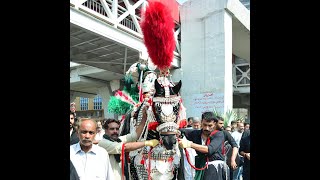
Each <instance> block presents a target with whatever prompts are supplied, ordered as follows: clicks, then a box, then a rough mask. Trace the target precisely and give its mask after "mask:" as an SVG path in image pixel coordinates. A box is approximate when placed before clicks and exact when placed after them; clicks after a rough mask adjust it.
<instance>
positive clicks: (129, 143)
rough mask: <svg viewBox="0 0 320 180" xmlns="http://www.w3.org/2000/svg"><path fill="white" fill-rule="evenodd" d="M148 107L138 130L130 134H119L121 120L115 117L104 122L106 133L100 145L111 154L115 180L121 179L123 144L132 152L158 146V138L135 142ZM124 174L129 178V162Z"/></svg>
mask: <svg viewBox="0 0 320 180" xmlns="http://www.w3.org/2000/svg"><path fill="white" fill-rule="evenodd" d="M145 110H146V109H144V111H143V112H144V113H143V117H142V120H141V123H140V124H139V126H138V127H137V128H136V131H133V132H131V133H130V134H127V135H123V136H119V128H120V122H119V121H118V120H115V119H107V120H106V122H105V123H104V124H103V127H104V129H105V134H104V135H103V139H102V140H100V141H99V144H98V145H99V146H101V147H103V148H104V149H106V150H107V151H108V153H109V155H110V163H111V166H112V169H113V177H114V179H115V180H121V176H122V175H121V174H122V170H121V159H120V154H121V150H122V145H123V144H124V151H125V152H130V151H133V150H136V149H139V148H142V147H144V146H152V147H154V146H156V145H157V144H158V143H159V141H158V140H156V139H153V140H147V141H144V142H134V141H136V140H137V139H138V138H139V137H140V135H141V133H142V130H143V128H144V126H145V123H146V119H147V117H146V111H145ZM124 169H125V170H124V172H125V174H124V176H125V177H126V179H127V180H128V179H129V170H128V167H127V163H125V167H124Z"/></svg>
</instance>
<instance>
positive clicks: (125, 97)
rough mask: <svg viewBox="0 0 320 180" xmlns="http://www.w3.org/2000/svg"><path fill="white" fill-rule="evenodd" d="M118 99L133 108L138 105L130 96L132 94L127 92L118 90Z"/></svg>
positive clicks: (116, 94) (116, 95)
mask: <svg viewBox="0 0 320 180" xmlns="http://www.w3.org/2000/svg"><path fill="white" fill-rule="evenodd" d="M114 96H115V97H116V98H118V99H120V100H121V101H123V102H126V103H128V104H131V105H133V106H135V105H136V104H137V102H136V101H135V100H133V99H132V97H131V96H130V94H128V93H126V92H125V91H120V90H118V91H117V92H116V93H115V95H114Z"/></svg>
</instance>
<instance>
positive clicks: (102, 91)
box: [98, 83, 114, 118]
mask: <svg viewBox="0 0 320 180" xmlns="http://www.w3.org/2000/svg"><path fill="white" fill-rule="evenodd" d="M98 94H99V95H100V96H101V98H102V106H103V109H104V118H114V114H113V113H109V112H108V102H109V100H110V96H111V95H112V91H111V87H110V83H107V85H106V86H103V87H100V88H99V89H98Z"/></svg>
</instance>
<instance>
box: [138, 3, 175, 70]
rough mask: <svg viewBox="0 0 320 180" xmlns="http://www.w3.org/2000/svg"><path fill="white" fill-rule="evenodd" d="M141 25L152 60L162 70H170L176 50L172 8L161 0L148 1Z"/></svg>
mask: <svg viewBox="0 0 320 180" xmlns="http://www.w3.org/2000/svg"><path fill="white" fill-rule="evenodd" d="M140 26H141V29H142V33H143V37H144V44H145V45H146V47H147V50H148V53H149V56H150V58H151V60H152V62H153V63H154V64H155V65H156V66H157V67H158V68H159V70H160V71H166V70H168V69H169V68H170V66H171V63H172V61H173V57H174V54H173V51H174V50H175V39H174V20H173V17H172V16H171V12H170V9H169V8H168V7H167V6H165V5H164V4H163V3H161V2H159V1H154V0H153V1H148V5H147V7H146V10H145V11H144V12H142V20H141V22H140Z"/></svg>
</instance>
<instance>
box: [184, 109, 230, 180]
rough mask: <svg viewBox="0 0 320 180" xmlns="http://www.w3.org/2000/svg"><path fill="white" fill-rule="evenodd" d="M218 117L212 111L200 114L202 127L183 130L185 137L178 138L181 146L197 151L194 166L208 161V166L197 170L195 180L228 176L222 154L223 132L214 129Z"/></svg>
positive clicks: (218, 178) (225, 177) (201, 165)
mask: <svg viewBox="0 0 320 180" xmlns="http://www.w3.org/2000/svg"><path fill="white" fill-rule="evenodd" d="M217 122H218V119H217V118H216V117H215V116H214V114H213V112H204V113H203V114H202V120H201V125H202V129H200V130H193V131H185V132H184V134H185V136H186V138H187V139H179V145H180V147H181V148H193V149H195V150H196V152H197V154H198V155H197V156H196V157H195V166H196V167H197V168H203V167H205V166H206V163H208V168H204V170H197V171H196V175H195V177H194V179H195V180H200V179H201V180H209V179H210V180H212V179H215V180H226V179H227V176H228V174H227V173H228V171H227V169H228V168H227V165H226V163H225V162H224V160H225V158H224V155H223V154H222V151H223V147H224V134H223V132H222V131H218V130H215V129H214V128H215V125H216V123H217Z"/></svg>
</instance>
